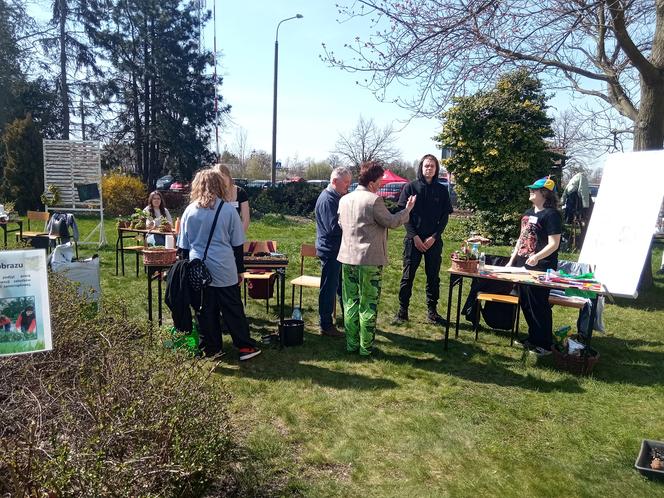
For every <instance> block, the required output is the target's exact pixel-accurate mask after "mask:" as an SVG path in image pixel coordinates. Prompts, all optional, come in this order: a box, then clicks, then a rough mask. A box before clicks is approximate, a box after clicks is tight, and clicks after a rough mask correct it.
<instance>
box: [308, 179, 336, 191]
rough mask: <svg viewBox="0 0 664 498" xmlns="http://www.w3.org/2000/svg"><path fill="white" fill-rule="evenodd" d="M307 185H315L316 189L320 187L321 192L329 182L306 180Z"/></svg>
mask: <svg viewBox="0 0 664 498" xmlns="http://www.w3.org/2000/svg"><path fill="white" fill-rule="evenodd" d="M307 183H308V184H309V185H316V186H317V187H320V189H321V190H323V189H324V188H325V187H327V186H328V184H329V183H330V180H307Z"/></svg>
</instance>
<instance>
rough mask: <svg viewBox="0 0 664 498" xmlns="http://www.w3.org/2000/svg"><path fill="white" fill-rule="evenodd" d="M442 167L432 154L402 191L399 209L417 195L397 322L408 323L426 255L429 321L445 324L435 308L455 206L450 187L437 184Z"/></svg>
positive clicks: (409, 226) (405, 250)
mask: <svg viewBox="0 0 664 498" xmlns="http://www.w3.org/2000/svg"><path fill="white" fill-rule="evenodd" d="M439 171H440V165H439V163H438V159H436V157H435V156H434V155H432V154H427V155H425V156H424V157H423V158H422V160H421V161H420V164H419V167H418V169H417V180H415V181H413V182H410V183H409V184H408V185H406V186H405V187H404V189H403V190H402V191H401V196H400V197H399V207H401V208H403V207H404V206H405V205H406V201H407V200H408V197H409V196H411V195H417V201H416V202H415V207H414V208H413V210H412V211H411V212H410V219H409V221H408V222H407V223H406V238H405V239H404V248H403V274H402V276H401V284H400V286H399V311H398V312H397V315H396V317H395V318H394V323H397V324H398V323H402V322H404V321H406V320H408V305H409V304H410V296H411V294H412V292H413V281H414V280H415V272H416V271H417V267H418V266H419V265H420V261H422V256H424V271H425V272H426V276H427V285H426V296H427V309H428V312H427V320H428V321H429V322H430V323H434V324H437V325H442V324H444V319H443V318H442V317H441V316H440V315H439V314H438V311H437V310H436V307H437V305H438V297H439V294H440V276H439V272H440V264H441V257H442V252H443V230H445V227H446V226H447V220H448V219H449V216H450V214H451V213H452V211H453V209H452V203H451V201H450V193H449V190H448V189H447V186H445V185H442V184H441V183H439V182H438V173H439Z"/></svg>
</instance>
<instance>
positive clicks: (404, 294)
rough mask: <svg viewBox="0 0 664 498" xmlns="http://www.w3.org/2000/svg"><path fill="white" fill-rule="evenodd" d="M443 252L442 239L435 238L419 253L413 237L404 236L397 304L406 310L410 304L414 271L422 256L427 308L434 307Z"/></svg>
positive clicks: (437, 293)
mask: <svg viewBox="0 0 664 498" xmlns="http://www.w3.org/2000/svg"><path fill="white" fill-rule="evenodd" d="M442 253H443V241H442V240H441V239H436V242H435V243H434V245H432V246H431V247H430V248H429V250H428V251H426V252H425V253H421V252H420V251H418V250H417V247H415V243H414V242H413V239H409V238H406V239H404V241H403V273H402V274H401V284H400V285H399V306H400V307H401V309H402V310H407V309H408V306H409V304H410V296H411V295H412V294H413V282H414V281H415V273H416V272H417V268H418V267H419V266H420V261H422V256H424V272H425V273H426V276H427V286H426V295H427V308H429V309H436V306H437V305H438V298H439V296H440V276H439V274H440V264H441V260H442Z"/></svg>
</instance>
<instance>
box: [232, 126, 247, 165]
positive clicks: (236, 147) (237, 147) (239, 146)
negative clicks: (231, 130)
mask: <svg viewBox="0 0 664 498" xmlns="http://www.w3.org/2000/svg"><path fill="white" fill-rule="evenodd" d="M249 149H250V148H249V142H248V141H247V130H246V129H245V128H242V127H241V126H239V127H238V128H237V129H236V130H235V140H234V141H233V154H235V157H237V158H238V161H239V162H240V167H241V168H244V167H245V166H246V165H247V158H248V155H249Z"/></svg>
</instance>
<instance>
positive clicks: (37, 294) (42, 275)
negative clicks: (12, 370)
mask: <svg viewBox="0 0 664 498" xmlns="http://www.w3.org/2000/svg"><path fill="white" fill-rule="evenodd" d="M51 349H53V341H52V335H51V312H50V307H49V299H48V278H47V275H46V253H45V252H44V251H43V250H41V249H25V250H19V251H0V356H6V355H14V354H24V353H35V352H39V351H50V350H51Z"/></svg>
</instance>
